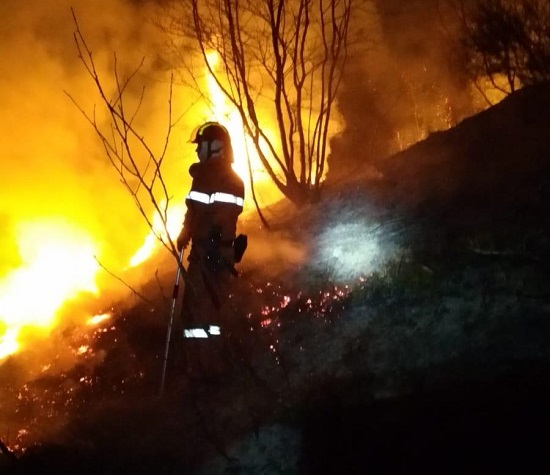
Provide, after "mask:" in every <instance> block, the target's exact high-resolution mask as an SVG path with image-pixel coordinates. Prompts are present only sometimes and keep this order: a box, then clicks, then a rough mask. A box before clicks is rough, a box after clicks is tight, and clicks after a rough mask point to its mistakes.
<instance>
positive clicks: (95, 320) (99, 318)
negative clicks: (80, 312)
mask: <svg viewBox="0 0 550 475" xmlns="http://www.w3.org/2000/svg"><path fill="white" fill-rule="evenodd" d="M109 318H111V314H110V313H100V314H98V315H94V316H93V317H91V318H90V319H89V320H88V325H99V324H100V323H103V322H104V321H105V320H109Z"/></svg>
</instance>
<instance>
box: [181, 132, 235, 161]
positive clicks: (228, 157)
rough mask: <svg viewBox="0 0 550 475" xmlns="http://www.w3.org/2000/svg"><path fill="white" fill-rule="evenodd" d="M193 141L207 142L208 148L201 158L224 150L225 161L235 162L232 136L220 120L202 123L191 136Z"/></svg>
mask: <svg viewBox="0 0 550 475" xmlns="http://www.w3.org/2000/svg"><path fill="white" fill-rule="evenodd" d="M191 142H192V143H201V142H206V143H207V144H208V147H207V150H206V152H205V154H204V156H203V158H201V157H200V156H199V159H200V160H208V159H210V157H212V156H215V154H216V153H217V152H220V150H223V155H222V156H223V159H224V161H225V162H228V163H233V161H234V160H233V148H232V147H231V137H230V135H229V132H228V131H227V129H226V128H225V127H224V126H223V125H221V124H220V123H219V122H206V123H205V124H203V125H201V126H200V127H199V128H198V129H197V130H196V131H195V132H193V135H192V137H191Z"/></svg>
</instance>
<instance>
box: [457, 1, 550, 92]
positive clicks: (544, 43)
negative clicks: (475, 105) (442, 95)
mask: <svg viewBox="0 0 550 475" xmlns="http://www.w3.org/2000/svg"><path fill="white" fill-rule="evenodd" d="M459 12H460V17H461V20H462V24H463V39H464V44H465V52H466V64H467V69H468V70H469V71H470V73H471V75H472V78H473V79H474V81H475V82H476V83H477V84H479V80H480V79H483V78H487V79H489V81H490V83H491V84H492V86H493V87H494V88H495V89H497V90H499V91H500V92H501V93H504V94H509V93H511V92H513V91H515V90H517V89H518V88H520V87H523V86H525V85H530V84H535V83H539V82H542V81H547V80H549V79H550V3H549V2H548V0H476V1H474V2H467V1H466V0H460V1H459ZM502 79H504V81H502Z"/></svg>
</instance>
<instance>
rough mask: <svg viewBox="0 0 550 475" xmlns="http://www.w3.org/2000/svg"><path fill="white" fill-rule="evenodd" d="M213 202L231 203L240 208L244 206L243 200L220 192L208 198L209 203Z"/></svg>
mask: <svg viewBox="0 0 550 475" xmlns="http://www.w3.org/2000/svg"><path fill="white" fill-rule="evenodd" d="M215 201H217V202H220V203H232V204H235V205H238V206H242V205H243V204H244V200H243V199H242V198H240V197H239V196H235V195H231V194H229V193H221V192H217V193H214V194H212V195H211V196H210V203H214V202H215Z"/></svg>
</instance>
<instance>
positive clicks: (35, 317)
mask: <svg viewBox="0 0 550 475" xmlns="http://www.w3.org/2000/svg"><path fill="white" fill-rule="evenodd" d="M16 238H17V245H18V249H19V254H20V257H21V262H22V263H21V266H20V267H18V268H17V269H16V270H14V271H12V272H10V273H9V274H8V275H7V276H6V278H5V279H4V280H3V281H1V282H0V359H2V358H5V357H6V356H7V355H9V354H12V353H13V352H15V351H17V350H18V349H19V346H20V342H19V335H20V333H21V331H22V330H23V329H25V328H29V327H30V328H33V329H36V330H40V329H42V330H47V329H48V328H50V327H52V326H53V325H54V323H55V318H56V314H57V312H58V310H59V308H60V307H61V306H62V304H63V303H64V302H65V301H67V300H68V299H70V298H71V297H74V296H76V295H77V294H78V293H80V292H91V293H97V286H96V283H95V276H96V273H97V271H98V268H99V266H98V263H97V262H96V260H95V259H94V253H95V252H94V251H95V248H94V244H93V242H92V241H91V238H90V237H89V236H88V235H87V234H86V233H85V232H83V231H82V230H80V229H78V228H77V227H75V226H74V225H71V224H69V223H67V222H64V221H61V220H56V219H50V220H38V221H31V222H24V223H19V225H18V226H17V231H16Z"/></svg>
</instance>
